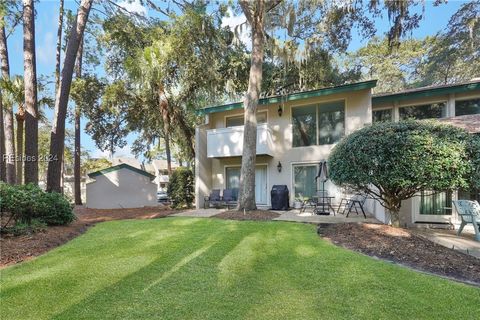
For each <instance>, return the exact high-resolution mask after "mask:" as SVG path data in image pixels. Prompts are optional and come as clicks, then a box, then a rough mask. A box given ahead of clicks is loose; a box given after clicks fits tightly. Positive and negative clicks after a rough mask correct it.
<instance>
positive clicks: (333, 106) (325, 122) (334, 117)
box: [318, 102, 345, 144]
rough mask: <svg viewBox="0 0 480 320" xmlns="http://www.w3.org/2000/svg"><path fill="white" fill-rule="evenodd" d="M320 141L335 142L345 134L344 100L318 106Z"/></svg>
mask: <svg viewBox="0 0 480 320" xmlns="http://www.w3.org/2000/svg"><path fill="white" fill-rule="evenodd" d="M318 129H319V130H318V142H319V144H334V143H336V142H338V141H340V139H342V138H343V136H344V134H345V108H344V106H343V102H335V103H329V104H322V105H320V106H319V107H318Z"/></svg>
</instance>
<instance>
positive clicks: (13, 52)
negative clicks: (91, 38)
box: [7, 0, 464, 157]
mask: <svg viewBox="0 0 480 320" xmlns="http://www.w3.org/2000/svg"><path fill="white" fill-rule="evenodd" d="M118 3H119V4H120V5H122V6H123V7H125V8H126V9H128V10H130V11H135V12H137V13H140V14H143V15H147V16H148V15H150V14H152V13H150V12H149V11H148V10H147V9H146V8H145V7H143V6H142V5H141V4H140V3H139V1H138V0H134V1H133V2H130V1H128V0H124V1H118ZM463 3H464V2H463V1H458V0H456V1H452V0H450V1H448V3H447V4H443V5H440V6H437V7H435V6H433V1H428V0H427V1H426V3H425V12H424V19H423V20H422V21H421V23H420V27H419V28H418V29H416V30H414V31H413V33H412V37H414V38H423V37H425V36H427V35H434V34H436V33H437V32H439V31H441V30H443V29H444V28H445V27H446V26H447V23H448V20H449V19H450V17H451V15H452V14H453V13H455V12H456V11H457V10H458V9H459V8H460V6H461V5H462V4H463ZM58 6H59V3H58V1H55V0H40V1H39V3H37V4H36V12H37V16H36V20H35V37H36V59H37V76H40V75H46V76H52V75H53V74H54V70H55V51H56V33H57V23H58V12H59V8H58ZM77 6H78V4H77V2H76V1H74V0H65V8H66V9H71V10H72V11H73V12H76V10H77ZM414 10H416V11H421V6H418V7H417V8H415V9H414ZM243 21H245V17H244V16H242V15H238V16H234V15H233V16H231V17H230V18H226V19H225V20H224V21H223V23H222V24H223V25H229V26H231V27H234V26H236V25H238V24H239V23H242V22H243ZM376 28H377V34H378V35H382V34H384V33H385V32H386V31H387V30H388V29H389V28H390V23H389V21H388V19H387V17H383V18H378V19H376ZM22 32H23V31H22V28H21V26H20V27H17V28H16V29H15V30H14V32H13V33H12V34H11V35H10V36H9V38H8V40H7V41H8V51H9V58H10V73H11V75H15V74H23V35H22ZM248 38H249V35H248V32H247V31H245V32H244V33H243V34H242V35H241V39H242V40H243V41H248ZM367 42H368V39H361V37H358V36H356V35H354V37H353V39H352V42H351V43H350V46H349V51H354V50H356V49H358V48H360V47H362V46H364V45H366V44H367ZM247 44H248V43H247ZM248 45H249V44H248ZM62 60H63V55H62ZM95 72H97V73H98V74H100V75H103V74H104V72H103V69H102V67H101V66H99V68H98V70H95ZM51 92H53V90H51ZM46 115H47V117H48V118H49V119H50V121H51V119H52V118H53V111H52V110H48V109H47V110H46ZM86 122H87V121H86V119H82V135H81V143H82V148H83V150H88V151H89V153H90V154H91V156H92V157H102V156H108V153H107V152H102V151H101V150H99V149H98V148H97V147H96V146H95V143H94V141H93V140H92V139H91V138H90V136H89V135H88V134H86V133H85V132H84V126H85V124H86ZM67 128H70V129H72V130H73V124H72V123H67ZM134 139H135V135H134V134H131V135H129V137H128V138H127V141H128V144H127V146H126V147H125V148H123V149H121V150H118V151H117V152H116V153H115V156H132V157H133V155H132V154H131V152H130V144H131V143H132V142H133V140H134Z"/></svg>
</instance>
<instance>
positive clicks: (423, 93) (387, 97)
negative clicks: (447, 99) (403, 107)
mask: <svg viewBox="0 0 480 320" xmlns="http://www.w3.org/2000/svg"><path fill="white" fill-rule="evenodd" d="M473 90H480V82H470V83H462V84H457V85H455V84H453V85H444V86H437V87H425V88H419V89H413V90H410V91H408V90H407V91H404V92H398V93H392V94H384V95H378V96H373V97H372V104H376V103H382V102H394V101H402V100H410V99H418V98H427V97H432V96H439V95H445V94H452V93H462V92H468V91H473Z"/></svg>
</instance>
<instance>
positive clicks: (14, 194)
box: [0, 183, 75, 225]
mask: <svg viewBox="0 0 480 320" xmlns="http://www.w3.org/2000/svg"><path fill="white" fill-rule="evenodd" d="M0 208H1V211H2V212H9V213H10V214H12V215H13V219H14V220H15V221H16V222H20V223H23V224H31V223H32V221H33V220H36V221H40V222H43V223H45V224H47V225H64V224H68V223H70V222H72V221H73V220H74V219H75V214H74V213H73V209H72V206H71V205H70V203H69V202H68V200H67V199H66V198H65V197H64V196H63V195H62V194H60V193H56V192H52V193H48V192H45V191H43V190H42V189H40V188H39V187H38V186H36V185H33V184H27V185H13V186H12V185H8V184H6V183H0Z"/></svg>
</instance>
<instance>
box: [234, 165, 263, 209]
mask: <svg viewBox="0 0 480 320" xmlns="http://www.w3.org/2000/svg"><path fill="white" fill-rule="evenodd" d="M225 175H226V177H225V178H226V179H225V182H226V183H225V187H226V188H227V189H238V188H239V187H240V167H227V168H225ZM255 200H256V203H257V204H259V205H267V204H268V197H267V166H265V165H258V166H255Z"/></svg>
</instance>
